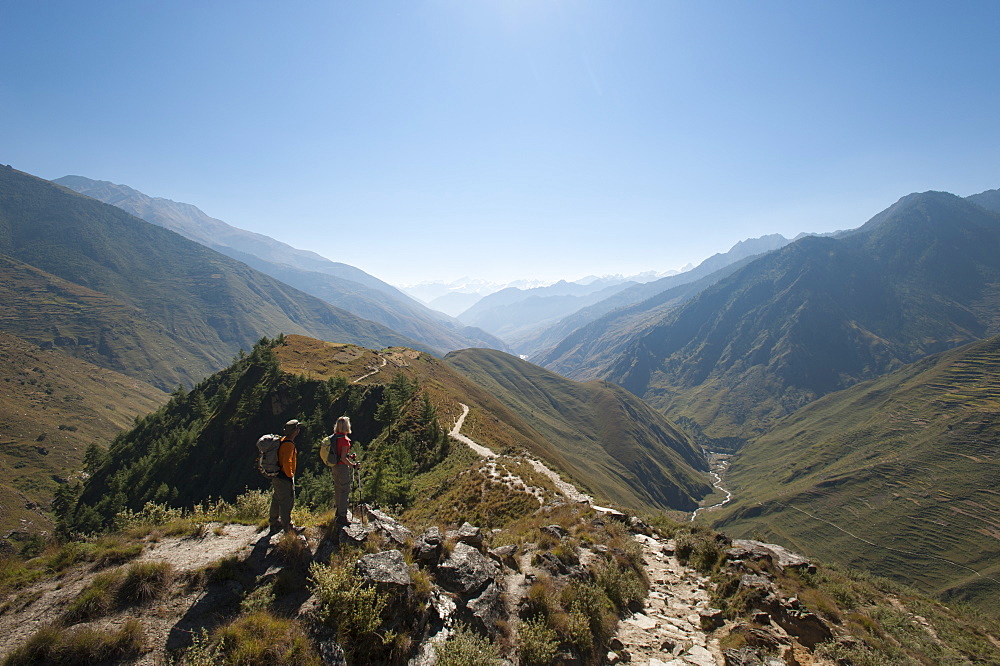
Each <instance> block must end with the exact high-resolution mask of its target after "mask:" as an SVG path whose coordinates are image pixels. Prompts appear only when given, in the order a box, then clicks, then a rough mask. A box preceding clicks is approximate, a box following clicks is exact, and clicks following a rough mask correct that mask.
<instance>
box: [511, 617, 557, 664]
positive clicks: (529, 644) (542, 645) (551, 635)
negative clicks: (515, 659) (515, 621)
mask: <svg viewBox="0 0 1000 666" xmlns="http://www.w3.org/2000/svg"><path fill="white" fill-rule="evenodd" d="M519 636H520V641H519V644H520V645H519V647H518V654H519V655H520V657H521V663H522V664H524V665H525V666H549V665H550V664H552V663H553V662H554V661H555V657H556V653H557V652H558V651H559V639H558V636H557V635H556V632H555V631H554V630H553V629H552V628H551V627H549V626H548V625H547V624H546V623H545V620H543V619H541V618H538V619H533V620H525V621H524V622H522V623H521V628H520V631H519Z"/></svg>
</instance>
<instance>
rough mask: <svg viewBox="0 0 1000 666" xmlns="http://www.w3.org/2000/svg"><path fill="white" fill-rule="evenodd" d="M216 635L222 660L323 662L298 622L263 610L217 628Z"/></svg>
mask: <svg viewBox="0 0 1000 666" xmlns="http://www.w3.org/2000/svg"><path fill="white" fill-rule="evenodd" d="M216 638H217V640H218V644H219V645H220V646H221V650H220V651H221V653H222V654H223V655H224V660H223V662H222V663H224V664H234V665H235V664H282V665H284V664H290V665H294V666H320V664H321V663H322V662H321V660H320V658H319V655H317V654H316V651H315V650H314V649H313V648H312V645H310V643H309V638H308V637H307V636H306V633H305V631H304V630H303V629H302V627H301V626H300V625H299V624H298V623H297V622H295V621H294V620H289V619H286V618H280V617H276V616H274V615H271V614H270V613H268V612H265V611H258V612H256V613H251V614H250V615H244V616H241V617H239V618H237V619H236V620H234V621H233V622H231V623H229V624H228V625H226V626H224V627H222V628H220V629H219V630H218V632H217V633H216ZM202 649H203V650H204V648H202Z"/></svg>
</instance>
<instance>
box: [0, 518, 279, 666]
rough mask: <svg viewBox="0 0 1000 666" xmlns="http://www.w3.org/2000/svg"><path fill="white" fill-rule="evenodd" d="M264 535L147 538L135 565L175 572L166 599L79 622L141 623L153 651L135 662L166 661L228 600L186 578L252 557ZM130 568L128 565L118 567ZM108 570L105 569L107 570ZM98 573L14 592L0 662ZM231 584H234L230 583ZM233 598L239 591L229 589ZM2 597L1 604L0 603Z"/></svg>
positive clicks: (210, 529)
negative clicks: (164, 566) (189, 584)
mask: <svg viewBox="0 0 1000 666" xmlns="http://www.w3.org/2000/svg"><path fill="white" fill-rule="evenodd" d="M263 535H264V533H258V532H257V530H256V528H254V527H251V526H246V525H225V526H223V525H221V524H218V523H215V524H208V525H206V526H205V530H204V533H203V535H202V536H179V537H167V538H162V539H159V540H155V541H154V540H147V541H146V543H145V545H144V548H143V552H142V554H141V555H140V556H139V558H138V560H139V561H157V562H168V563H169V564H170V565H171V567H172V569H173V572H174V574H175V575H174V580H173V582H172V583H171V584H170V589H169V590H166V591H164V599H163V600H161V601H159V602H157V603H154V604H150V605H137V606H130V607H127V608H123V609H116V610H112V611H111V612H110V613H108V614H107V615H106V616H104V617H100V618H98V619H96V620H94V621H93V622H83V623H80V625H81V626H91V627H94V628H98V629H101V630H104V631H114V630H116V629H119V628H120V627H121V626H122V625H123V624H124V623H125V621H126V620H128V619H131V618H136V619H139V620H140V621H141V622H142V626H143V632H144V633H143V637H144V640H143V642H144V643H145V644H146V645H148V646H153V649H152V650H151V651H149V652H147V653H145V654H144V655H143V656H142V657H140V658H139V659H138V660H136V661H135V662H133V664H150V665H152V664H162V663H166V661H165V660H166V659H167V653H166V651H165V649H164V647H165V646H168V645H174V644H176V642H177V641H178V640H183V641H184V642H187V640H189V639H188V638H187V637H186V636H184V635H185V634H187V635H188V636H189V635H190V631H191V629H192V628H193V627H197V626H202V625H204V624H207V625H208V626H211V621H210V619H206V617H205V616H207V615H210V614H212V613H213V612H214V610H215V609H216V607H217V605H218V604H220V603H221V604H222V605H225V604H226V603H228V602H229V600H228V599H225V598H220V597H222V596H224V595H225V594H226V592H227V591H226V590H224V591H222V592H221V593H220V592H219V591H206V590H204V589H194V590H190V591H189V590H187V589H186V585H185V583H184V581H185V578H186V574H190V573H191V572H194V571H196V570H198V569H201V568H202V567H205V566H206V565H208V564H211V563H213V562H218V561H219V560H221V559H222V558H224V557H229V556H236V557H238V558H240V559H241V560H245V559H248V558H250V557H252V555H253V552H252V551H253V549H254V544H255V542H256V541H257V540H258V538H259V537H260V536H263ZM122 566H123V567H128V566H129V565H128V564H125V565H122ZM113 568H114V567H108V568H107V569H104V570H103V571H110V570H111V569H113ZM98 571H101V570H98V569H96V568H95V566H94V565H93V564H91V563H84V564H78V565H75V566H73V567H70V568H69V569H68V570H66V571H65V572H64V573H62V574H61V575H59V576H55V577H53V578H49V579H47V580H44V581H41V582H39V583H37V584H35V585H32V586H30V587H28V588H26V589H24V590H20V591H19V592H18V593H16V594H13V595H10V597H8V599H7V601H12V604H11V606H10V607H9V608H8V609H7V610H6V611H5V612H3V613H2V614H0V659H2V658H3V657H5V656H6V655H7V654H9V653H10V652H11V651H13V650H14V649H16V648H17V647H19V646H21V645H23V644H24V643H25V641H27V640H28V638H30V637H31V636H32V634H34V633H35V632H36V631H38V630H39V629H40V628H41V627H43V626H45V625H48V624H53V623H58V622H59V621H60V620H61V618H63V616H64V614H65V613H66V610H67V609H68V607H69V605H70V604H71V603H72V602H73V600H75V599H76V597H77V596H78V595H79V594H80V593H81V592H82V591H83V590H84V589H85V588H86V587H87V586H88V585H89V584H90V583H91V582H92V581H93V580H94V576H95V574H96V573H98ZM233 585H235V583H233ZM228 592H229V593H230V595H231V596H233V598H236V597H237V596H238V592H239V591H238V590H229V591H228ZM4 601H5V600H4V599H0V602H4Z"/></svg>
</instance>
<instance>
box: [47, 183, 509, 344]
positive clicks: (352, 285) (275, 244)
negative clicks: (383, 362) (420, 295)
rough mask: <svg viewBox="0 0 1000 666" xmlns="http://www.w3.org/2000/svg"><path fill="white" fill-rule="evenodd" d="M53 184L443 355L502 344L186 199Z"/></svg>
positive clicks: (120, 188) (344, 267) (361, 273)
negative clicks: (117, 210) (215, 214)
mask: <svg viewBox="0 0 1000 666" xmlns="http://www.w3.org/2000/svg"><path fill="white" fill-rule="evenodd" d="M53 182H55V183H58V184H60V185H63V186H65V187H68V188H70V189H72V190H74V191H76V192H79V193H81V194H84V195H86V196H89V197H92V198H94V199H97V200H99V201H103V202H104V203H107V204H111V205H113V206H116V207H118V208H121V209H122V210H124V211H125V212H127V213H130V214H132V215H135V216H136V217H138V218H140V219H143V220H146V221H147V222H149V223H151V224H155V225H158V226H161V227H164V228H166V229H170V230H171V231H176V232H177V233H179V234H181V235H182V236H184V237H186V238H189V239H191V240H193V241H195V242H197V243H200V244H202V245H204V246H206V247H210V248H212V249H213V250H216V251H218V252H221V253H222V254H225V255H226V256H229V257H232V258H234V259H236V260H238V261H242V262H243V263H245V264H247V265H248V266H251V267H253V268H255V269H257V270H259V271H260V272H262V273H265V274H267V275H270V276H271V277H273V278H275V279H277V280H280V281H282V282H284V283H285V284H288V285H291V286H293V287H295V288H296V289H301V290H302V291H304V292H305V293H307V294H311V295H312V296H315V297H317V298H319V299H322V300H324V301H326V302H327V303H330V304H331V305H335V306H337V307H338V308H343V309H344V310H347V311H348V312H351V313H352V314H355V315H357V316H359V317H363V318H365V319H370V320H372V321H375V322H378V323H380V324H382V325H384V326H388V327H389V328H391V329H392V330H394V331H396V332H398V333H401V334H402V335H405V336H408V337H410V338H412V339H414V340H417V341H419V342H421V343H423V344H425V345H427V346H428V347H430V348H432V349H434V350H436V351H439V352H441V353H445V352H448V351H451V350H453V349H462V348H465V347H480V346H486V347H494V348H497V349H504V348H506V345H505V344H504V343H503V342H502V341H501V340H499V339H497V338H495V337H493V336H492V335H489V334H488V333H486V332H485V331H482V330H479V329H477V328H473V327H470V326H466V325H465V324H463V323H461V322H459V321H458V320H456V319H453V318H451V317H448V316H447V315H444V314H442V313H440V312H435V311H434V310H431V309H429V308H427V307H425V306H424V305H422V304H420V303H418V302H417V301H415V300H413V299H412V298H410V297H409V296H407V295H406V294H404V293H403V292H401V291H399V290H398V289H396V288H395V287H393V286H391V285H388V284H386V283H385V282H382V281H381V280H379V279H377V278H375V277H372V276H371V275H369V274H368V273H365V272H364V271H362V270H360V269H358V268H355V267H353V266H349V265H347V264H344V263H340V262H334V261H330V260H328V259H325V258H324V257H321V256H320V255H318V254H316V253H314V252H309V251H306V250H299V249H296V248H293V247H291V246H290V245H286V244H285V243H282V242H280V241H277V240H274V239H273V238H269V237H268V236H264V235H261V234H256V233H253V232H250V231H245V230H243V229H237V228H236V227H233V226H230V225H229V224H226V223H225V222H223V221H221V220H217V219H215V218H212V217H209V216H208V215H206V214H205V213H203V212H202V211H201V210H199V209H198V208H197V207H195V206H192V205H190V204H185V203H178V202H176V201H170V200H169V199H162V198H159V197H150V196H147V195H145V194H143V193H142V192H139V191H137V190H134V189H132V188H130V187H127V186H125V185H115V184H113V183H109V182H107V181H97V180H91V179H89V178H84V177H82V176H64V177H63V178H59V179H57V180H55V181H53Z"/></svg>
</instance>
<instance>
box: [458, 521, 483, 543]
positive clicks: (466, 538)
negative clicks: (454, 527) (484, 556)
mask: <svg viewBox="0 0 1000 666" xmlns="http://www.w3.org/2000/svg"><path fill="white" fill-rule="evenodd" d="M456 539H458V542H459V543H464V544H468V545H470V546H472V547H473V548H476V549H478V550H482V549H483V531H482V530H481V529H480V528H478V527H473V526H472V525H470V524H469V523H462V526H461V527H460V528H458V533H457V535H456Z"/></svg>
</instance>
